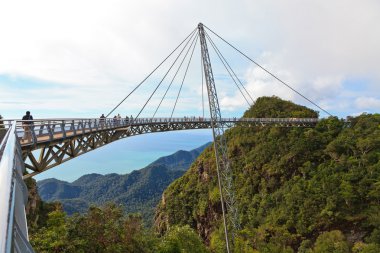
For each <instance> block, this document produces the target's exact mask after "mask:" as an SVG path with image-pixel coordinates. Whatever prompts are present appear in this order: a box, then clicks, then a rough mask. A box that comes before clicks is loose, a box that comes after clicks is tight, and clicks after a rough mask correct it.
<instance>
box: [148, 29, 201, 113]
mask: <svg viewBox="0 0 380 253" xmlns="http://www.w3.org/2000/svg"><path fill="white" fill-rule="evenodd" d="M196 39H197V36H196V37H194V39H193V40H192V42H191V45H190V46H189V48H188V49H187V51H186V54H185V56H184V57H183V59H182V61H181V63H180V65H179V66H178V68H177V71H176V72H175V74H174V76H173V78H172V80H171V81H170V84H169V86H168V88H167V89H166V91H165V94H164V95H163V96H162V98H161V101H160V103H159V105H158V106H157V108H156V110H155V112H154V114H153V116H152V118H154V116H156V113H157V111H158V109H159V108H160V106H161V103H162V101H163V100H164V99H165V97H166V94H167V93H168V91H169V89H170V87H171V86H172V84H173V81H174V79H175V78H176V76H177V74H178V72H179V70H180V69H181V67H182V64H183V63H184V61H185V59H186V57H187V55H188V54H189V51H190V49H191V47H192V45H193V43H194V41H195V40H196Z"/></svg>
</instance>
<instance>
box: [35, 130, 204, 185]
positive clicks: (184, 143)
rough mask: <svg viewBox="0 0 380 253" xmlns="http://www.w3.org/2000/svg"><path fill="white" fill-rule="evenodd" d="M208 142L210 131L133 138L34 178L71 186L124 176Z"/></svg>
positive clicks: (112, 144)
mask: <svg viewBox="0 0 380 253" xmlns="http://www.w3.org/2000/svg"><path fill="white" fill-rule="evenodd" d="M209 141H212V132H211V130H209V129H206V130H187V131H177V132H164V133H154V134H144V135H138V136H133V137H129V138H126V139H123V140H119V141H116V142H114V143H111V144H108V145H106V146H104V147H101V148H99V149H96V150H94V151H91V152H88V153H86V154H84V155H82V156H79V157H77V158H74V159H72V160H70V161H68V162H65V163H64V164H61V165H59V166H57V167H54V168H52V169H50V170H48V171H45V172H43V173H41V174H39V175H37V176H35V177H34V178H35V179H36V180H37V181H38V180H42V179H46V178H57V179H59V180H64V181H68V182H72V181H74V180H76V179H78V178H79V177H80V176H82V175H85V174H90V173H98V174H108V173H118V174H126V173H130V172H131V171H133V170H136V169H141V168H143V167H145V166H146V165H148V164H150V163H151V162H153V161H154V160H156V159H158V158H160V157H162V156H167V155H170V154H172V153H174V152H176V151H178V150H192V149H194V148H197V147H199V146H201V145H203V144H205V143H207V142H209Z"/></svg>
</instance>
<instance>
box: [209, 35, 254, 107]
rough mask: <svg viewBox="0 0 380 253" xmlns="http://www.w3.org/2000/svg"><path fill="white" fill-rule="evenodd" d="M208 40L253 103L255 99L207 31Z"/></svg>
mask: <svg viewBox="0 0 380 253" xmlns="http://www.w3.org/2000/svg"><path fill="white" fill-rule="evenodd" d="M205 34H206V36H207V38H208V40H209V41H210V42H211V44H212V45H213V47H214V50H215V49H216V50H217V51H218V52H219V55H220V56H221V57H222V58H223V60H224V62H225V63H226V64H227V66H228V67H229V69H230V70H231V72H232V73H233V74H234V76H235V78H236V80H238V82H239V83H240V85H241V87H242V88H243V89H244V91H245V92H246V93H247V95H248V96H249V98H250V99H251V101H252V104H254V103H255V100H254V99H253V98H252V96H251V94H249V92H248V91H247V89H246V88H245V86H244V85H243V83H242V82H241V80H240V79H239V77H238V76H237V75H236V73H235V71H234V70H233V69H232V67H231V66H230V64H229V63H228V61H227V60H226V58H225V57H224V56H223V54H222V52H220V50H219V48H218V47H217V46H216V44H215V43H214V41H213V40H212V39H211V37H210V36H209V35H208V33H207V32H205Z"/></svg>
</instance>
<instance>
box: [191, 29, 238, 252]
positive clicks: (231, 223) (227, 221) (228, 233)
mask: <svg viewBox="0 0 380 253" xmlns="http://www.w3.org/2000/svg"><path fill="white" fill-rule="evenodd" d="M198 33H199V39H200V44H201V51H202V60H203V68H204V73H205V79H206V85H207V93H208V101H209V107H210V116H211V128H212V133H213V138H214V150H215V159H216V170H217V175H218V186H219V192H220V202H221V205H222V214H223V225H224V234H225V240H226V248H227V252H228V253H229V252H231V251H232V248H233V247H232V245H233V242H234V237H235V233H236V231H237V230H238V229H239V227H240V226H239V221H238V212H237V207H236V204H235V194H234V187H233V179H232V176H233V175H232V170H231V166H230V162H229V159H228V153H227V143H226V137H225V135H224V132H225V131H224V127H223V125H222V124H221V122H222V116H221V113H220V107H219V101H218V95H217V92H216V88H215V81H214V75H213V73H212V68H211V61H210V56H209V53H208V48H207V43H206V37H205V31H204V28H203V24H202V23H199V24H198Z"/></svg>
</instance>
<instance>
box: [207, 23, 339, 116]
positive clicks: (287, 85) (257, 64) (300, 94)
mask: <svg viewBox="0 0 380 253" xmlns="http://www.w3.org/2000/svg"><path fill="white" fill-rule="evenodd" d="M204 27H206V29H207V30H209V31H210V32H212V33H213V34H214V35H216V36H217V37H218V38H219V39H221V40H223V41H224V42H225V43H226V44H228V45H229V46H230V47H232V48H233V49H235V50H236V51H237V52H239V53H240V54H241V55H243V56H244V57H245V58H247V59H248V60H249V61H251V62H252V63H254V64H255V65H256V66H258V67H259V68H261V69H262V70H264V71H265V72H266V73H268V74H269V75H271V76H272V77H273V78H274V79H276V80H277V81H279V82H280V83H282V84H283V85H285V86H286V87H288V88H289V89H291V90H292V91H294V92H295V93H297V94H298V95H299V96H301V97H303V98H304V99H305V100H307V101H309V102H310V103H311V104H313V105H314V106H316V107H318V108H319V109H321V110H322V111H323V112H325V113H326V114H328V115H330V116H333V115H332V114H331V113H329V112H328V111H326V110H325V109H323V108H322V107H320V106H319V105H318V104H317V103H315V102H313V101H312V100H310V99H309V98H307V97H306V96H304V95H303V94H302V93H300V92H299V91H297V90H296V89H294V88H293V87H292V86H290V85H289V84H287V83H285V82H284V81H282V80H281V79H280V78H279V77H277V76H276V75H274V74H272V73H271V72H270V71H269V70H267V69H266V68H264V67H263V66H261V65H260V64H259V63H257V62H256V61H254V60H252V59H251V58H250V57H249V56H247V55H246V54H244V53H243V52H242V51H240V50H239V49H237V48H236V47H235V46H233V45H232V44H231V43H229V42H228V41H226V40H225V39H223V38H222V37H221V36H219V35H218V34H217V33H215V32H214V31H213V30H211V29H210V28H208V27H207V26H205V25H204Z"/></svg>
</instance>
